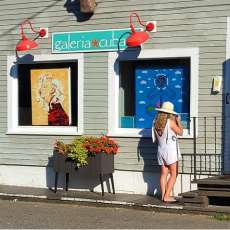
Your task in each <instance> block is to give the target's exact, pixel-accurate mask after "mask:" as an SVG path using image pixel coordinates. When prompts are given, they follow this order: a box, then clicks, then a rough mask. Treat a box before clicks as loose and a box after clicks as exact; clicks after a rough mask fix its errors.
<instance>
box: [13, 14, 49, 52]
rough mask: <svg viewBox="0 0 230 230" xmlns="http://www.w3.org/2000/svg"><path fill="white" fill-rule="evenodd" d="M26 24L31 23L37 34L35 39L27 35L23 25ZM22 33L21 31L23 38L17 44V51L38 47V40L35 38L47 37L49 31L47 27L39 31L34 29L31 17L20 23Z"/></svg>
mask: <svg viewBox="0 0 230 230" xmlns="http://www.w3.org/2000/svg"><path fill="white" fill-rule="evenodd" d="M25 24H29V26H30V29H31V30H32V32H33V33H35V34H37V37H36V38H35V39H34V40H30V39H28V38H27V37H26V36H25V33H24V28H23V26H24V25H25ZM20 33H21V40H20V41H19V42H18V44H17V45H16V51H26V50H30V49H34V48H37V47H38V44H37V42H35V40H36V39H37V38H39V37H45V35H46V33H47V31H46V29H45V28H41V29H40V30H39V31H36V30H34V28H33V27H32V23H31V22H30V20H29V19H25V20H24V21H23V22H21V24H20Z"/></svg>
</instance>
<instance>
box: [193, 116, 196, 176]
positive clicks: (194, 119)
mask: <svg viewBox="0 0 230 230" xmlns="http://www.w3.org/2000/svg"><path fill="white" fill-rule="evenodd" d="M193 157H194V159H193V161H194V164H193V165H194V180H196V179H197V178H196V117H193Z"/></svg>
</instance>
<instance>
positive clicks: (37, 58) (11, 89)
mask: <svg viewBox="0 0 230 230" xmlns="http://www.w3.org/2000/svg"><path fill="white" fill-rule="evenodd" d="M68 61H77V62H78V75H77V77H78V89H77V90H78V125H77V126H45V127H44V126H36V127H35V126H19V125H18V124H19V123H18V112H19V107H18V106H19V105H18V64H19V63H20V64H33V63H45V62H55V63H59V62H60V63H61V62H68ZM83 76H84V67H83V54H51V55H34V56H32V55H30V58H26V56H24V57H19V58H16V57H15V56H8V57H7V91H8V94H7V96H8V99H7V106H8V108H7V112H8V130H7V134H38V135H82V134H83V86H84V82H83Z"/></svg>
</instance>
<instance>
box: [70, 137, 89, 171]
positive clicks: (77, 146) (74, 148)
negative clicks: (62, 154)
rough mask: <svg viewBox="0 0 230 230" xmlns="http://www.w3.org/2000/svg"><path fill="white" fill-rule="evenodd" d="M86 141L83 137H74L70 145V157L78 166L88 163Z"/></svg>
mask: <svg viewBox="0 0 230 230" xmlns="http://www.w3.org/2000/svg"><path fill="white" fill-rule="evenodd" d="M84 142H85V139H84V138H83V137H82V138H79V139H74V140H73V142H72V143H71V144H70V145H69V147H68V153H67V154H68V157H69V158H71V159H72V160H73V162H74V164H75V166H76V168H80V167H82V166H85V165H87V164H88V162H87V158H88V154H87V150H86V149H85V147H84Z"/></svg>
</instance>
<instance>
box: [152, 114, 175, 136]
mask: <svg viewBox="0 0 230 230" xmlns="http://www.w3.org/2000/svg"><path fill="white" fill-rule="evenodd" d="M172 116H173V115H172V114H168V113H164V112H158V114H157V116H156V119H155V122H154V128H155V130H156V132H157V134H158V135H159V136H162V134H163V132H164V129H165V126H166V123H167V119H168V118H171V117H172Z"/></svg>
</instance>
